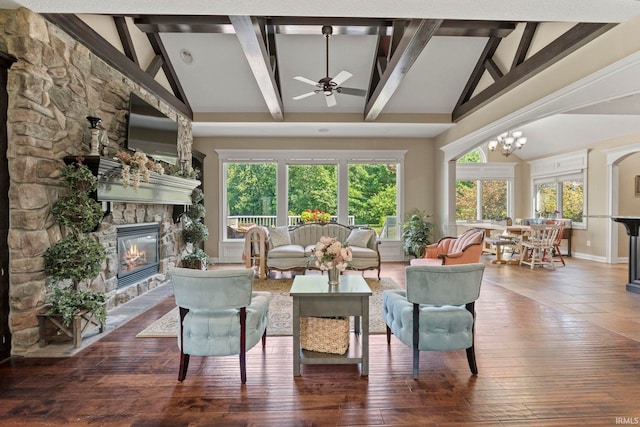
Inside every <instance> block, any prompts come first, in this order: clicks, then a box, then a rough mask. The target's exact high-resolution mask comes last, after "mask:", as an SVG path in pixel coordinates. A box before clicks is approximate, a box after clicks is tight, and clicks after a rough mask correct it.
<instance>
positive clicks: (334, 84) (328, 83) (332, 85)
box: [293, 25, 367, 107]
mask: <svg viewBox="0 0 640 427" xmlns="http://www.w3.org/2000/svg"><path fill="white" fill-rule="evenodd" d="M322 34H323V35H324V37H325V39H326V44H327V69H326V77H323V78H321V79H320V80H318V81H317V82H314V81H313V80H311V79H308V78H306V77H302V76H295V77H294V79H296V80H298V81H300V82H303V83H307V84H310V85H312V86H316V87H317V89H315V90H313V91H311V92H307V93H303V94H302V95H298V96H294V97H293V99H295V100H299V99H302V98H307V97H309V96H312V95H315V94H317V93H321V94H323V95H324V96H325V100H326V101H327V107H333V106H335V105H336V104H337V102H336V97H335V96H334V93H336V92H337V93H344V94H345V95H355V96H365V95H366V94H367V91H366V90H363V89H354V88H351V87H342V86H340V85H341V84H342V83H344V82H345V81H347V80H348V79H349V78H351V76H353V74H351V73H350V72H348V71H345V70H342V71H340V72H339V73H338V74H336V76H335V77H329V37H331V34H333V27H332V26H330V25H325V26H323V27H322Z"/></svg>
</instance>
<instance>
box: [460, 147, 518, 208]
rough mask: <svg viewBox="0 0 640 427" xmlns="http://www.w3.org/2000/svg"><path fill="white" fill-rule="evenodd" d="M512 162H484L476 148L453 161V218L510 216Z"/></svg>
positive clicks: (511, 203)
mask: <svg viewBox="0 0 640 427" xmlns="http://www.w3.org/2000/svg"><path fill="white" fill-rule="evenodd" d="M513 168H514V164H512V163H483V156H482V155H481V153H480V152H479V151H478V150H474V151H471V152H469V153H467V154H466V155H464V156H463V157H461V158H460V159H459V160H458V163H457V165H456V176H457V178H458V180H457V182H456V221H477V220H495V219H501V218H505V217H508V216H513V208H512V205H513V190H512V188H513Z"/></svg>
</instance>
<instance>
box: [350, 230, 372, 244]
mask: <svg viewBox="0 0 640 427" xmlns="http://www.w3.org/2000/svg"><path fill="white" fill-rule="evenodd" d="M373 235H375V231H374V230H370V229H365V228H354V229H353V230H351V233H349V237H347V244H348V245H349V246H351V247H354V246H355V247H360V248H366V247H367V246H368V243H369V240H370V239H371V237H372V236H373Z"/></svg>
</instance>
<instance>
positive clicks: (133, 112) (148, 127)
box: [127, 93, 178, 165]
mask: <svg viewBox="0 0 640 427" xmlns="http://www.w3.org/2000/svg"><path fill="white" fill-rule="evenodd" d="M127 149H129V150H131V151H142V152H144V153H145V154H146V155H147V156H150V157H152V158H153V159H154V160H161V161H163V162H167V163H170V164H172V165H175V164H176V162H177V160H178V123H177V122H175V121H173V120H172V119H170V118H169V117H167V116H166V115H165V114H163V113H162V112H161V111H160V110H158V109H157V108H156V107H154V106H152V105H151V104H149V103H148V102H147V101H145V100H144V99H142V98H141V97H139V96H138V95H136V94H135V93H132V94H131V95H130V97H129V120H128V126H127Z"/></svg>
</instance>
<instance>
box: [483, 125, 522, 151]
mask: <svg viewBox="0 0 640 427" xmlns="http://www.w3.org/2000/svg"><path fill="white" fill-rule="evenodd" d="M526 143H527V137H526V136H522V131H520V130H515V131H509V132H505V133H503V134H501V135H498V136H497V137H496V139H492V140H491V141H489V142H488V143H487V147H488V148H489V150H490V151H495V150H496V148H498V146H499V147H500V149H501V150H502V155H503V156H505V157H509V156H510V155H511V153H513V152H514V151H516V150H519V149H521V148H522V147H524V144H526Z"/></svg>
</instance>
